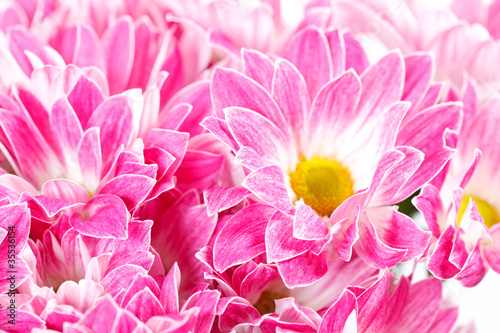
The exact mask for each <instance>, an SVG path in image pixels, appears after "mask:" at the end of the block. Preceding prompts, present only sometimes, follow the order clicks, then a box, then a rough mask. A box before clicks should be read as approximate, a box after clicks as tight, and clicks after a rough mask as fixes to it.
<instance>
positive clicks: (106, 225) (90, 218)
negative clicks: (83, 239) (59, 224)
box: [70, 194, 128, 239]
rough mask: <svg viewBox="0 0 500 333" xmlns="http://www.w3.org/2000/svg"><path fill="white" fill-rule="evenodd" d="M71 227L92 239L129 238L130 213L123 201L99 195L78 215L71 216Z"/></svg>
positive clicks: (107, 195)
mask: <svg viewBox="0 0 500 333" xmlns="http://www.w3.org/2000/svg"><path fill="white" fill-rule="evenodd" d="M70 223H71V226H72V227H73V228H75V229H76V230H78V231H79V232H80V233H82V234H84V235H87V236H91V237H102V238H119V239H125V238H127V237H128V233H127V229H128V227H127V224H128V212H127V207H126V206H125V204H124V203H123V201H122V200H121V199H120V198H118V197H116V196H114V195H109V194H103V195H98V196H96V197H94V198H92V199H90V201H89V202H88V203H87V205H86V206H85V207H84V208H83V209H82V210H81V211H80V212H78V213H75V214H74V215H73V216H71V219H70Z"/></svg>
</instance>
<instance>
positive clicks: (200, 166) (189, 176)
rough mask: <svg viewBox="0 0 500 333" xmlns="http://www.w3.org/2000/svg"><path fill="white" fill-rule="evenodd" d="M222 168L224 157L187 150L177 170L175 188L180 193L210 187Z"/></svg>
mask: <svg viewBox="0 0 500 333" xmlns="http://www.w3.org/2000/svg"><path fill="white" fill-rule="evenodd" d="M223 167H224V156H223V155H221V154H213V153H209V152H205V151H195V150H188V151H187V152H186V155H185V156H184V159H183V161H182V164H181V165H180V166H179V169H177V171H176V173H175V176H176V177H177V181H178V183H177V188H178V189H180V190H181V191H187V190H189V189H193V188H194V189H196V190H198V191H200V192H202V191H203V190H205V189H207V188H209V187H212V186H213V185H214V184H215V182H216V181H217V179H218V178H219V174H220V173H221V171H222V169H223Z"/></svg>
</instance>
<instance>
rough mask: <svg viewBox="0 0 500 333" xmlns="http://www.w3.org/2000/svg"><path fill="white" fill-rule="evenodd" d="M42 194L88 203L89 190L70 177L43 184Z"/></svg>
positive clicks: (53, 197)
mask: <svg viewBox="0 0 500 333" xmlns="http://www.w3.org/2000/svg"><path fill="white" fill-rule="evenodd" d="M42 195H44V196H46V197H48V198H51V199H62V200H65V201H76V202H80V203H86V202H87V201H88V200H89V192H87V190H86V189H85V188H84V187H83V186H82V185H80V184H78V183H76V182H74V181H72V180H69V179H53V180H49V181H48V182H46V183H44V184H43V185H42Z"/></svg>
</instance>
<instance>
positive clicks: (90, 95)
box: [68, 75, 104, 129]
mask: <svg viewBox="0 0 500 333" xmlns="http://www.w3.org/2000/svg"><path fill="white" fill-rule="evenodd" d="M68 101H69V103H70V104H71V106H72V107H73V110H75V113H76V115H77V117H78V119H79V120H80V124H81V126H82V128H83V129H86V128H87V122H88V120H89V118H90V116H91V115H92V113H93V112H94V110H95V109H97V107H98V106H99V104H101V103H102V102H103V101H104V96H103V93H102V91H101V89H100V88H99V87H98V86H97V84H95V83H94V82H93V81H91V80H90V79H89V78H87V77H86V76H85V75H81V76H80V78H79V79H78V82H77V83H76V85H75V86H74V87H73V89H72V90H71V91H70V92H69V94H68Z"/></svg>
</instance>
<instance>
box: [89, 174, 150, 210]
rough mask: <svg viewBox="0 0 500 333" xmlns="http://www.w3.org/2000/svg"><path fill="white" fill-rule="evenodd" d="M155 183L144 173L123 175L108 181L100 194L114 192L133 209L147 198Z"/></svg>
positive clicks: (128, 207)
mask: <svg viewBox="0 0 500 333" xmlns="http://www.w3.org/2000/svg"><path fill="white" fill-rule="evenodd" d="M155 183H156V181H155V180H154V179H152V178H150V177H147V176H143V175H121V176H118V177H115V178H113V179H111V180H110V181H109V182H107V183H106V184H105V185H104V186H103V187H102V188H101V189H100V190H99V191H98V194H114V195H116V196H117V197H119V198H120V199H122V200H123V202H124V203H125V205H126V206H127V209H128V210H129V211H132V210H134V209H135V208H136V207H137V206H138V205H139V204H141V203H142V202H143V201H144V200H145V199H146V198H147V196H148V195H149V193H150V192H151V190H152V189H153V186H154V185H155Z"/></svg>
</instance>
